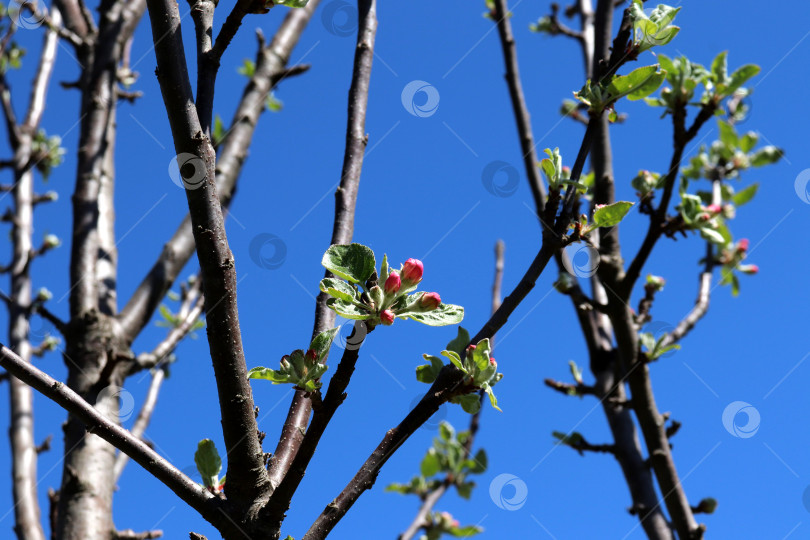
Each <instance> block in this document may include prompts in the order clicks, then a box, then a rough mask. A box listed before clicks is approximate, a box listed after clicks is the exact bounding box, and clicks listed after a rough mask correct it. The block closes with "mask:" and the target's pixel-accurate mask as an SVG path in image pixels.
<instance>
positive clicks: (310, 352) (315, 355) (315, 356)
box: [307, 349, 318, 362]
mask: <svg viewBox="0 0 810 540" xmlns="http://www.w3.org/2000/svg"><path fill="white" fill-rule="evenodd" d="M317 359H318V353H317V352H315V350H314V349H310V350H308V351H307V360H312V361H313V362H314V361H315V360H317Z"/></svg>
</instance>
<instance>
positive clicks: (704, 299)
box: [661, 179, 723, 347]
mask: <svg viewBox="0 0 810 540" xmlns="http://www.w3.org/2000/svg"><path fill="white" fill-rule="evenodd" d="M721 187H722V180H721V179H716V180H713V181H712V204H714V205H717V206H720V205H721V204H722V203H723V197H722V192H721ZM714 267H715V260H714V247H713V245H712V243H711V242H708V241H707V242H706V257H705V262H704V263H703V272H701V274H700V277H699V278H698V282H699V287H698V296H697V300H695V306H694V307H693V308H692V310H691V311H690V312H689V314H687V315H686V317H684V318H683V320H682V321H681V322H679V323H678V326H676V327H675V329H674V330H673V331H672V332H670V333H669V334H667V336H666V337H664V340H663V341H662V343H661V346H662V347H668V346H670V345H674V344H675V343H678V342H679V341H680V340H682V339H683V338H684V337H686V335H687V334H688V333H689V332H690V331H691V330H692V328H694V327H695V325H696V324H697V323H698V321H700V319H702V318H703V316H704V315H706V312H707V311H709V299H710V297H711V291H712V273H713V272H714Z"/></svg>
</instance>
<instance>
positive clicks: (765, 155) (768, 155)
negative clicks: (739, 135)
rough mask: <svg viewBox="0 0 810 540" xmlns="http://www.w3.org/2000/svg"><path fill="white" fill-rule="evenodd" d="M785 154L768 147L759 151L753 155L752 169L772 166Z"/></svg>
mask: <svg viewBox="0 0 810 540" xmlns="http://www.w3.org/2000/svg"><path fill="white" fill-rule="evenodd" d="M783 155H784V152H782V150H780V149H779V148H777V147H775V146H766V147H765V148H762V149H760V150H757V151H756V152H754V153H753V154H751V166H752V167H762V166H763V165H770V164H772V163H776V162H777V161H779V160H780V159H782V156H783Z"/></svg>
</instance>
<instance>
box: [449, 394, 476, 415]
mask: <svg viewBox="0 0 810 540" xmlns="http://www.w3.org/2000/svg"><path fill="white" fill-rule="evenodd" d="M452 401H453V402H454V403H458V404H459V405H461V408H462V409H464V412H466V413H468V414H475V413H477V412H478V411H480V410H481V398H480V396H479V395H478V392H474V393H472V394H464V395H463V396H458V397H455V398H453V400H452Z"/></svg>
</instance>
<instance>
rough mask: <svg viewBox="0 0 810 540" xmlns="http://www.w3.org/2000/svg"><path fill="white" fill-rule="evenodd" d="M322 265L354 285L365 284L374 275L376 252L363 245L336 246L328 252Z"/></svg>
mask: <svg viewBox="0 0 810 540" xmlns="http://www.w3.org/2000/svg"><path fill="white" fill-rule="evenodd" d="M321 264H322V265H323V266H324V267H325V268H326V269H327V270H329V271H330V272H332V273H333V274H335V275H336V276H338V277H341V278H343V279H345V280H347V281H351V282H352V283H365V281H366V280H367V279H368V278H369V277H371V274H373V273H374V267H375V264H376V262H375V260H374V252H373V251H371V249H370V248H368V247H366V246H364V245H362V244H349V245H334V246H331V247H330V248H329V249H327V250H326V253H324V255H323V260H322V261H321Z"/></svg>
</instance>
